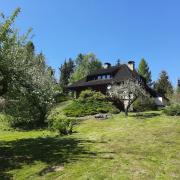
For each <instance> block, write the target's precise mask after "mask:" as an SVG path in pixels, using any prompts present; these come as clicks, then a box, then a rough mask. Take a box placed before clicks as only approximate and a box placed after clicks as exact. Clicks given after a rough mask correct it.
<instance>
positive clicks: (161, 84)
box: [154, 71, 173, 97]
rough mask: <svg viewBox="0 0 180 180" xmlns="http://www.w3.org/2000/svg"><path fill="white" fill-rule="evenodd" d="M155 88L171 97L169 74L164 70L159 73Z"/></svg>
mask: <svg viewBox="0 0 180 180" xmlns="http://www.w3.org/2000/svg"><path fill="white" fill-rule="evenodd" d="M154 88H155V90H156V91H157V92H158V93H159V94H161V95H162V96H165V97H171V96H172V94H173V86H172V84H171V82H170V81H169V76H168V74H167V72H166V71H162V72H161V73H160V77H159V79H158V81H157V82H156V83H155V85H154Z"/></svg>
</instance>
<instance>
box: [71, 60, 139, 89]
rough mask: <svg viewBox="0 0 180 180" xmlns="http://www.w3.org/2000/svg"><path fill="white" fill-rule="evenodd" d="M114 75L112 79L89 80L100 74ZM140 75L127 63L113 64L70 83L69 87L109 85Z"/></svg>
mask: <svg viewBox="0 0 180 180" xmlns="http://www.w3.org/2000/svg"><path fill="white" fill-rule="evenodd" d="M106 74H110V75H112V78H111V79H97V80H89V81H88V79H90V78H91V77H96V76H98V75H106ZM137 77H139V75H138V73H137V71H136V70H134V71H132V70H130V69H129V67H128V66H127V65H126V64H122V65H120V66H112V67H109V68H107V69H104V68H101V69H98V70H96V71H95V72H93V73H91V74H89V75H88V76H87V77H85V78H83V79H81V80H79V81H76V82H74V83H73V84H71V85H69V86H68V88H69V89H76V88H78V87H90V86H96V85H107V84H110V83H112V82H114V81H115V82H121V81H125V80H127V79H130V78H137Z"/></svg>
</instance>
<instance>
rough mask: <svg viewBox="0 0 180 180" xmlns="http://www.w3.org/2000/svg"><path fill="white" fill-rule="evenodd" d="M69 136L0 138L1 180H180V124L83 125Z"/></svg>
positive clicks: (138, 118) (148, 120) (169, 120)
mask: <svg viewBox="0 0 180 180" xmlns="http://www.w3.org/2000/svg"><path fill="white" fill-rule="evenodd" d="M74 131H75V132H74V133H73V134H72V135H70V136H64V137H58V136H57V134H56V133H52V132H49V131H47V130H45V131H38V130H37V131H28V132H18V131H6V130H1V132H0V179H3V178H4V179H5V178H7V179H10V178H14V179H18V180H19V179H67V180H69V179H70V180H71V179H82V180H84V179H95V180H96V179H97V180H99V179H102V180H103V179H117V180H119V179H133V180H134V179H137V180H139V179H163V180H164V179H167V180H169V179H179V178H180V172H179V169H180V154H179V152H180V140H179V139H180V138H179V135H180V118H179V117H167V116H164V115H161V113H160V112H148V113H143V114H138V115H137V114H135V113H131V114H130V116H129V117H128V118H126V117H125V116H124V115H123V114H119V115H114V116H113V117H112V118H111V119H108V120H95V119H93V118H90V119H88V120H83V121H82V122H81V123H80V124H79V125H78V126H77V127H76V128H75V130H74Z"/></svg>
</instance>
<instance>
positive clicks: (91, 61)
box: [71, 53, 102, 82]
mask: <svg viewBox="0 0 180 180" xmlns="http://www.w3.org/2000/svg"><path fill="white" fill-rule="evenodd" d="M101 67H102V64H101V62H100V61H99V60H98V59H97V58H96V56H95V55H94V54H93V53H90V54H84V55H83V54H79V55H78V57H77V58H76V60H75V70H74V73H73V74H72V77H71V82H75V81H78V80H80V79H82V78H84V77H85V76H87V75H88V74H90V73H92V72H94V71H96V70H97V69H99V68H101Z"/></svg>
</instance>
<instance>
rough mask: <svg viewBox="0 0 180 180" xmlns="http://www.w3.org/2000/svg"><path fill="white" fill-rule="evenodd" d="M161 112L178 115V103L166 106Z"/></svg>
mask: <svg viewBox="0 0 180 180" xmlns="http://www.w3.org/2000/svg"><path fill="white" fill-rule="evenodd" d="M163 112H164V114H166V115H168V116H180V104H174V105H171V106H168V107H166V108H165V109H164V110H163Z"/></svg>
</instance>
